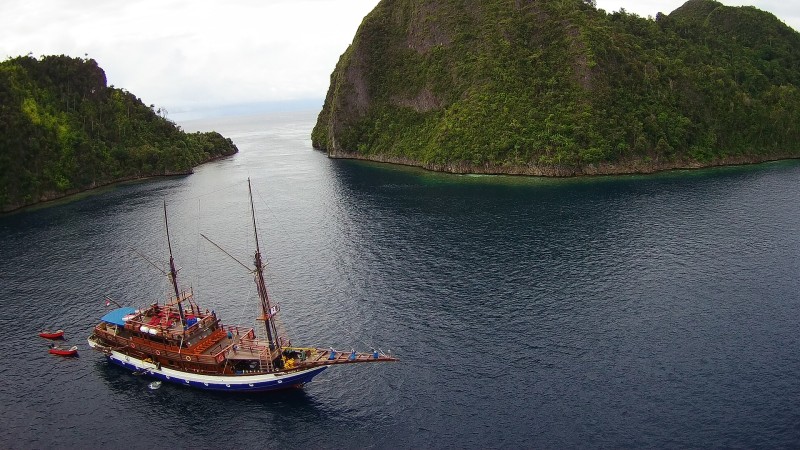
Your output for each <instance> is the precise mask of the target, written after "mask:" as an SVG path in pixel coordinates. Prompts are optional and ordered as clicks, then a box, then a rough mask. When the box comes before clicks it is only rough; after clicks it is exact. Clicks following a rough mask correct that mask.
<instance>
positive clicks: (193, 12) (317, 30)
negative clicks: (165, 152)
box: [0, 0, 800, 113]
mask: <svg viewBox="0 0 800 450" xmlns="http://www.w3.org/2000/svg"><path fill="white" fill-rule="evenodd" d="M723 3H725V4H729V5H734V4H740V3H737V2H734V1H724V2H723ZM377 4H378V0H260V1H259V0H231V1H227V2H220V1H218V0H194V1H190V0H131V1H121V0H81V1H67V0H33V1H31V0H3V2H2V3H0V57H13V56H18V55H25V54H28V53H29V52H31V53H33V55H34V56H40V55H51V54H67V55H71V56H83V55H84V54H88V55H89V57H91V58H94V59H96V60H97V61H98V63H99V64H100V65H101V67H103V68H104V69H105V71H106V74H107V77H108V80H109V84H114V85H116V86H117V87H122V88H125V89H127V90H128V91H130V92H132V93H134V94H135V95H138V96H139V97H141V98H142V100H143V101H144V102H145V103H148V104H150V103H154V104H156V105H158V106H164V107H166V108H167V109H168V110H169V111H171V112H173V113H176V112H179V111H182V110H189V109H196V108H203V107H207V106H214V105H225V104H241V103H257V102H274V101H286V100H298V99H322V98H323V97H324V96H325V93H326V91H327V88H328V83H329V77H330V73H331V72H332V71H333V68H334V67H335V65H336V62H337V61H338V59H339V56H340V55H341V54H342V53H343V52H344V50H345V49H346V48H347V46H348V45H349V44H350V42H351V41H352V39H353V36H354V34H355V32H356V30H357V28H358V26H359V24H360V23H361V20H362V19H363V18H364V16H365V15H366V14H367V13H369V12H370V11H371V10H372V9H373V8H374V7H375V5H377ZM681 4H683V1H682V0H677V1H673V0H644V1H637V2H634V1H632V0H608V1H604V0H600V1H598V7H600V8H603V9H606V10H607V11H616V10H619V9H620V8H623V7H624V8H625V9H626V10H628V11H629V12H635V13H637V14H639V15H641V16H643V17H647V16H654V15H655V14H656V13H657V12H659V11H661V12H665V13H669V12H671V11H672V10H674V9H675V8H677V7H678V6H680V5H681ZM752 4H753V5H754V6H757V7H759V8H761V9H765V10H767V11H770V12H772V13H774V14H776V15H777V16H779V17H780V18H782V19H783V20H784V21H785V22H787V24H789V25H791V26H793V27H794V28H795V29H800V3H798V2H787V1H776V0H763V1H758V0H755V1H753V2H752Z"/></svg>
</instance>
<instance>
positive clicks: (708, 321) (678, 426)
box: [0, 112, 800, 449]
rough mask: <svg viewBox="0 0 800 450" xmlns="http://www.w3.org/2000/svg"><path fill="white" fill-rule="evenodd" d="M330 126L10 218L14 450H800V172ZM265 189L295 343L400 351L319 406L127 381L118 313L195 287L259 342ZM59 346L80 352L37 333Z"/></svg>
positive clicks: (0, 411)
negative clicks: (373, 142) (428, 153)
mask: <svg viewBox="0 0 800 450" xmlns="http://www.w3.org/2000/svg"><path fill="white" fill-rule="evenodd" d="M315 119H316V113H315V112H308V113H291V114H283V115H266V116H259V117H245V118H242V117H237V118H225V119H216V120H204V121H196V122H188V123H185V124H183V126H184V128H186V129H187V130H190V131H191V130H196V129H197V130H200V129H202V130H210V129H214V130H217V131H220V132H221V133H223V134H224V135H226V136H228V137H231V138H232V139H233V140H234V142H236V144H237V145H238V146H239V148H240V153H239V154H238V155H235V156H233V157H230V158H227V159H223V160H219V161H215V162H212V163H209V164H207V165H204V166H202V167H200V168H198V169H197V170H196V172H195V173H194V174H193V175H190V176H185V177H175V178H163V179H153V180H148V181H144V182H138V183H129V184H124V185H118V186H114V187H110V188H106V189H103V190H99V191H95V192H92V193H91V194H89V195H84V196H81V197H78V198H71V199H68V200H66V201H61V202H56V203H53V204H48V205H46V206H43V207H39V208H35V209H31V210H27V211H22V212H19V213H15V214H11V215H6V216H2V217H0V302H2V303H0V304H1V305H2V309H3V313H2V314H0V339H1V340H2V342H3V343H4V346H3V347H4V351H3V353H2V356H1V357H0V358H2V364H0V376H2V378H0V379H2V383H0V405H2V406H0V420H2V423H3V426H2V427H0V447H3V448H134V449H135V448H142V449H150V448H155V447H163V448H234V447H245V446H246V447H250V448H487V447H488V448H498V447H501V448H531V447H532V448H565V447H566V448H598V447H613V448H618V447H626V448H642V447H645V448H652V447H657V448H675V447H680V448H685V447H703V448H707V447H745V448H761V447H797V446H798V445H800V406H798V405H800V402H798V400H800V352H798V351H797V349H798V344H799V343H798V341H799V340H800V338H798V336H800V333H798V331H800V320H798V312H799V311H800V289H799V288H800V281H798V280H799V279H800V278H799V277H798V274H800V237H799V236H800V183H798V181H800V163H797V162H791V161H790V162H779V163H770V164H763V165H759V166H750V167H733V168H721V169H713V170H702V171H676V172H669V173H663V174H657V175H651V176H620V177H601V178H580V179H540V178H522V177H491V176H457V175H447V174H436V173H430V172H425V171H421V170H417V169H413V168H407V167H398V166H390V165H381V164H373V163H365V162H357V161H341V160H330V159H328V158H326V157H325V155H324V154H322V153H319V152H316V151H314V150H312V149H311V142H310V138H309V135H310V130H311V128H312V126H313V124H314V121H315ZM248 177H249V178H250V179H251V180H252V183H253V189H254V194H255V206H256V210H257V220H258V224H259V230H260V235H259V237H260V239H261V244H262V250H263V252H264V253H265V255H266V258H267V272H268V277H267V278H268V283H269V288H270V294H271V296H272V298H273V300H274V301H275V302H277V303H278V304H280V307H281V315H280V318H281V323H282V327H283V329H284V330H285V331H286V333H287V334H288V335H289V336H290V337H291V339H292V341H293V343H294V344H296V345H319V346H325V347H328V346H333V347H335V348H337V349H342V350H345V351H347V350H350V349H351V348H356V349H359V350H369V349H371V348H380V349H381V350H383V351H385V352H391V353H392V354H394V355H395V356H398V357H399V358H400V359H401V361H400V362H399V363H393V364H370V365H354V366H347V367H334V368H331V369H329V370H327V371H325V372H324V373H323V374H322V375H320V376H318V377H317V378H316V379H315V381H314V382H312V383H310V384H308V385H307V386H305V387H304V388H303V389H300V390H291V391H285V392H279V393H271V394H261V395H250V396H248V395H224V394H215V393H208V392H202V391H196V390H192V389H188V388H185V387H182V386H173V385H169V384H164V385H163V386H162V387H161V389H159V390H151V389H148V383H149V381H150V380H148V379H146V378H142V377H137V376H134V375H132V374H131V373H129V372H126V371H124V370H122V369H119V368H117V367H114V366H111V365H109V364H108V363H107V362H106V361H105V359H104V358H103V356H102V355H101V354H99V353H95V352H92V351H90V350H89V348H88V346H87V344H86V341H85V339H86V337H87V336H88V335H89V333H90V331H91V329H92V327H93V326H94V324H95V323H96V322H97V320H98V318H99V317H100V316H101V315H102V314H103V313H104V312H105V307H104V297H105V296H110V297H112V298H114V299H115V300H116V301H118V302H120V303H123V304H129V305H133V306H141V305H145V304H148V303H151V302H153V301H163V299H164V298H165V296H166V295H167V293H168V291H169V284H168V281H167V279H166V277H164V276H163V275H162V274H161V273H160V272H159V270H157V269H156V268H154V267H153V265H151V263H150V262H148V261H147V260H145V259H144V258H142V257H140V256H139V255H140V254H141V255H144V256H146V257H147V258H148V259H149V260H151V261H152V262H153V263H155V265H161V266H162V267H163V265H164V264H165V261H166V259H167V253H166V237H165V235H164V223H163V216H162V211H163V202H165V201H166V204H167V209H168V211H169V222H170V231H171V236H172V245H173V250H174V253H175V259H176V261H177V263H178V265H179V266H180V267H181V270H180V273H179V280H180V282H181V284H182V285H183V286H184V287H190V286H191V287H192V288H193V290H194V292H195V295H196V297H197V299H198V301H199V302H201V304H202V305H203V306H205V307H208V308H210V309H214V310H215V311H216V312H217V313H218V315H219V316H220V317H221V318H222V319H223V321H224V322H225V323H228V324H243V325H255V321H254V320H253V318H254V317H255V314H256V309H257V304H258V303H257V296H256V293H255V285H254V283H253V280H252V276H251V275H250V274H249V273H248V272H247V271H246V270H244V269H243V268H242V267H241V266H240V265H239V264H238V263H237V262H235V261H233V260H231V259H230V258H228V257H227V256H225V255H224V254H222V253H221V252H219V251H218V250H216V249H215V248H214V247H213V246H212V245H211V244H209V243H208V242H207V241H205V240H204V239H202V238H201V237H200V233H203V234H205V235H206V236H208V237H209V238H211V239H212V240H214V241H215V242H216V243H218V244H219V245H220V246H222V247H224V248H225V249H226V250H227V251H228V252H229V253H231V255H233V256H235V257H236V258H237V259H239V260H240V261H242V262H244V263H245V264H248V263H250V261H251V259H252V252H253V236H252V232H251V227H250V220H251V219H250V216H249V209H248V208H249V203H248V199H247V184H246V179H247V178H248ZM42 328H63V329H65V330H66V333H67V339H66V342H67V343H69V344H73V343H75V344H77V345H78V346H79V348H80V356H79V357H78V358H74V359H66V358H58V357H54V356H52V355H49V354H48V353H47V351H46V342H44V341H43V340H42V339H41V338H39V337H38V336H37V333H38V332H39V331H40V330H41V329H42Z"/></svg>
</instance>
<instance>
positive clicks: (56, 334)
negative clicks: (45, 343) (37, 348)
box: [39, 330, 64, 339]
mask: <svg viewBox="0 0 800 450" xmlns="http://www.w3.org/2000/svg"><path fill="white" fill-rule="evenodd" d="M39 337H43V338H45V339H63V338H64V330H58V331H47V330H45V331H42V332H41V333H39Z"/></svg>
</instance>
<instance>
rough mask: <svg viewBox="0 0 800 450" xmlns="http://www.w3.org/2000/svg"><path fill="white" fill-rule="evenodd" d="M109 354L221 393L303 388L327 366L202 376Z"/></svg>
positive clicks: (135, 367)
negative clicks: (281, 371) (253, 373)
mask: <svg viewBox="0 0 800 450" xmlns="http://www.w3.org/2000/svg"><path fill="white" fill-rule="evenodd" d="M89 345H91V346H94V343H93V342H92V341H91V340H90V341H89ZM106 357H107V358H108V360H109V361H110V362H111V363H113V364H115V365H117V366H120V367H123V368H125V369H128V370H131V371H134V372H141V371H143V372H145V374H146V375H147V376H150V377H152V378H156V379H158V380H161V381H165V382H167V383H173V384H179V385H183V386H188V387H192V388H196V389H203V390H207V391H222V392H267V391H275V390H279V389H289V388H294V387H301V386H303V385H304V384H306V383H308V382H310V381H311V380H312V379H313V378H314V377H315V376H317V375H319V373H320V372H322V371H323V370H325V369H326V368H327V367H326V366H321V367H313V368H310V369H304V370H298V371H294V372H286V373H276V374H273V373H269V374H257V375H203V374H197V373H188V372H182V371H179V370H174V369H169V368H166V367H158V366H157V365H156V364H154V363H151V362H149V361H144V360H141V359H139V358H135V357H133V356H130V355H126V354H124V353H120V352H117V351H110V352H108V353H106Z"/></svg>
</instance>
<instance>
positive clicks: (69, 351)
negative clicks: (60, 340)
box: [49, 345, 78, 356]
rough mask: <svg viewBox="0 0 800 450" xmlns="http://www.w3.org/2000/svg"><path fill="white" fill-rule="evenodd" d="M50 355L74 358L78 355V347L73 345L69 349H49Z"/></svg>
mask: <svg viewBox="0 0 800 450" xmlns="http://www.w3.org/2000/svg"><path fill="white" fill-rule="evenodd" d="M49 351H50V353H51V354H53V355H58V356H76V355H77V354H78V346H77V345H73V346H72V347H71V348H68V349H66V348H61V347H51V348H50V350H49Z"/></svg>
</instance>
